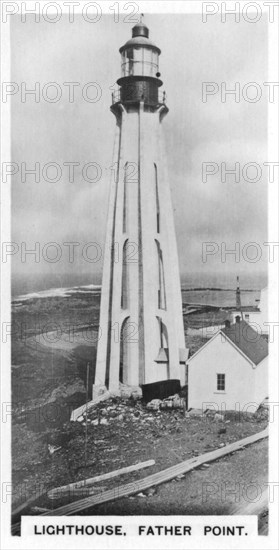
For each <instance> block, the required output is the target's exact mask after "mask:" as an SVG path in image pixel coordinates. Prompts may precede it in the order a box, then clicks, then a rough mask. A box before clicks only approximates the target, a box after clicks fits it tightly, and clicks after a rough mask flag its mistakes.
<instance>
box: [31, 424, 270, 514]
mask: <svg viewBox="0 0 279 550" xmlns="http://www.w3.org/2000/svg"><path fill="white" fill-rule="evenodd" d="M266 437H268V428H266V429H265V430H263V431H262V432H260V433H257V434H254V435H251V436H249V437H245V438H244V439H241V440H239V441H235V442H234V443H231V444H230V445H226V446H225V447H222V448H221V449H216V450H215V451H211V452H208V453H205V454H203V455H201V456H199V457H194V458H191V459H190V460H186V461H184V462H181V463H180V464H176V465H175V466H171V467H170V468H167V469H166V470H163V471H161V472H157V473H155V474H152V475H150V476H147V477H145V478H143V479H140V480H138V481H134V482H132V483H127V484H126V485H122V486H118V487H115V488H114V489H109V490H108V491H105V492H103V493H101V494H98V495H94V496H91V497H87V498H84V499H81V500H78V501H76V502H72V503H70V504H67V505H65V506H61V507H59V508H57V509H56V510H52V511H51V512H50V513H48V512H45V513H44V514H42V515H43V516H49V515H51V516H67V515H72V514H78V513H79V512H81V511H83V510H86V509H88V508H92V507H93V506H96V505H99V504H103V503H105V502H110V501H112V500H117V499H120V498H124V497H127V496H130V495H133V494H135V493H139V492H141V491H145V490H146V489H149V488H150V487H153V486H155V485H160V484H161V483H165V482H166V481H170V480H171V479H173V478H175V477H177V476H178V475H181V474H185V473H186V472H189V471H190V470H193V469H194V468H197V467H198V466H200V465H201V464H204V463H205V462H212V461H214V460H218V459H219V458H222V457H223V456H225V455H228V454H230V453H232V452H234V451H237V450H238V449H239V448H241V447H244V446H245V445H251V444H252V443H256V442H257V441H260V440H261V439H265V438H266Z"/></svg>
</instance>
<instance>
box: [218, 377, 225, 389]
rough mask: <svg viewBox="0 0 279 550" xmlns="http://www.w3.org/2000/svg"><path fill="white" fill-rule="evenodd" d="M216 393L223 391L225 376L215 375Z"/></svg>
mask: <svg viewBox="0 0 279 550" xmlns="http://www.w3.org/2000/svg"><path fill="white" fill-rule="evenodd" d="M217 391H225V375H224V374H217Z"/></svg>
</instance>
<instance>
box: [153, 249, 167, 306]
mask: <svg viewBox="0 0 279 550" xmlns="http://www.w3.org/2000/svg"><path fill="white" fill-rule="evenodd" d="M155 243H156V247H157V254H158V286H159V289H158V309H166V308H167V304H166V287H165V273H164V263H163V253H162V250H161V247H160V243H159V242H158V241H157V239H155Z"/></svg>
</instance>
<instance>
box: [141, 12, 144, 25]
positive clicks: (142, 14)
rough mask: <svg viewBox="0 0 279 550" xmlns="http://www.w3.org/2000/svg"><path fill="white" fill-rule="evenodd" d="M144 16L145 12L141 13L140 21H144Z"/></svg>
mask: <svg viewBox="0 0 279 550" xmlns="http://www.w3.org/2000/svg"><path fill="white" fill-rule="evenodd" d="M143 17H144V13H141V14H140V23H142V19H143Z"/></svg>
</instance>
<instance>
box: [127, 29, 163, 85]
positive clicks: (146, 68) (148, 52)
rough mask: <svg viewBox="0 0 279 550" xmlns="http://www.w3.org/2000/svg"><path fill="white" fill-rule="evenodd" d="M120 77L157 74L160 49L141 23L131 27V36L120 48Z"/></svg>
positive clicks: (156, 75)
mask: <svg viewBox="0 0 279 550" xmlns="http://www.w3.org/2000/svg"><path fill="white" fill-rule="evenodd" d="M119 51H120V53H121V77H125V76H149V77H150V76H151V77H153V78H157V77H158V76H160V75H159V55H160V53H161V51H160V49H159V48H158V47H157V46H156V45H155V44H154V43H153V42H151V40H150V39H149V30H148V28H147V27H146V25H144V24H143V23H139V24H138V25H135V26H134V27H133V29H132V38H131V40H128V42H126V44H124V46H122V48H120V50H119Z"/></svg>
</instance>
